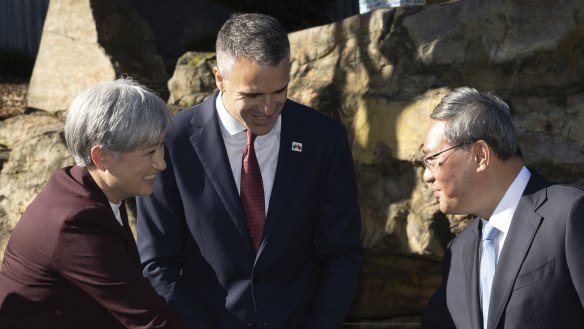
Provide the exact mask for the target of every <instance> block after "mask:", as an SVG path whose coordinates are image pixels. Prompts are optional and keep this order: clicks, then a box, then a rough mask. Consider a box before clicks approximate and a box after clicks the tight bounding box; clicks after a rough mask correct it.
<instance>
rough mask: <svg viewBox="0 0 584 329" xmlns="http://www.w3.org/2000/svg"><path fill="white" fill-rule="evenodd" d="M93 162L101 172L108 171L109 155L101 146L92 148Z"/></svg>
mask: <svg viewBox="0 0 584 329" xmlns="http://www.w3.org/2000/svg"><path fill="white" fill-rule="evenodd" d="M91 161H92V162H93V164H94V165H95V166H96V167H97V169H99V170H104V171H105V170H107V162H108V153H107V152H106V151H105V150H104V149H102V148H101V146H99V145H94V146H93V147H92V148H91Z"/></svg>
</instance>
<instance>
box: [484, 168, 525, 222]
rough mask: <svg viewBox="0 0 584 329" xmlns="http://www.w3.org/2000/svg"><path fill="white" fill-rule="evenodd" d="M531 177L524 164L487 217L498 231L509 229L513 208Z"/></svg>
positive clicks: (515, 206)
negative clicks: (489, 216)
mask: <svg viewBox="0 0 584 329" xmlns="http://www.w3.org/2000/svg"><path fill="white" fill-rule="evenodd" d="M530 177H531V173H530V172H529V170H528V169H527V168H526V167H525V166H524V167H523V168H521V171H519V174H517V177H515V180H513V183H511V185H510V186H509V188H508V189H507V192H505V195H503V198H502V199H501V201H499V204H498V205H497V208H495V211H494V212H493V215H492V216H491V218H490V219H489V223H490V224H491V225H492V226H494V227H496V228H497V229H498V230H499V231H501V232H504V233H507V231H509V227H510V226H511V220H512V219H513V214H515V209H517V205H518V204H519V200H520V199H521V196H522V195H523V191H524V190H525V187H526V186H527V182H528V181H529V178H530Z"/></svg>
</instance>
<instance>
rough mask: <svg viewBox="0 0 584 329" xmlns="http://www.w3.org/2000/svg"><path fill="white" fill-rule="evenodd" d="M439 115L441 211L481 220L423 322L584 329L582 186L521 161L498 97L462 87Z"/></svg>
mask: <svg viewBox="0 0 584 329" xmlns="http://www.w3.org/2000/svg"><path fill="white" fill-rule="evenodd" d="M431 118H432V119H433V120H432V124H431V125H430V129H429V130H428V134H427V137H426V142H425V143H424V154H425V156H424V158H423V161H424V164H425V166H426V170H425V171H424V179H425V181H426V182H428V183H429V184H431V187H432V190H433V192H434V196H435V197H436V198H438V201H439V204H440V210H441V211H442V212H443V213H445V214H472V215H474V216H476V218H475V219H474V221H473V222H471V223H470V224H469V225H468V226H467V228H466V229H465V230H464V231H462V232H461V233H460V234H459V235H458V237H456V238H455V239H454V240H453V241H452V242H451V243H450V245H449V247H448V250H447V251H446V254H445V257H444V260H443V267H444V268H443V281H442V285H441V286H440V287H439V289H438V290H437V292H436V293H435V294H434V296H432V298H431V300H430V302H429V304H428V307H427V308H426V311H425V312H424V315H423V318H422V328H458V329H466V328H468V329H471V328H473V329H481V328H484V329H495V328H500V329H502V328H507V329H510V328H539V329H544V328H549V329H552V328H582V326H583V325H584V307H583V305H584V191H582V190H581V189H579V188H576V187H571V186H567V185H561V184H554V183H551V182H549V181H547V180H546V179H544V178H543V177H541V176H540V175H538V174H537V173H536V172H534V171H530V170H528V169H527V168H526V167H525V166H524V165H523V161H522V155H521V150H520V148H519V144H518V142H517V138H516V135H515V129H514V127H513V123H512V121H511V117H510V115H509V107H508V106H507V104H505V102H503V101H502V100H501V99H500V98H498V97H496V96H495V95H492V94H489V93H481V92H478V91H477V90H475V89H472V88H467V87H463V88H459V89H456V90H454V91H452V92H450V93H449V94H448V95H446V96H445V97H444V98H443V99H442V101H441V102H440V104H438V106H437V107H436V108H435V109H434V111H433V113H432V115H431Z"/></svg>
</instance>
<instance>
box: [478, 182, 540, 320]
mask: <svg viewBox="0 0 584 329" xmlns="http://www.w3.org/2000/svg"><path fill="white" fill-rule="evenodd" d="M544 184H545V181H543V180H542V179H541V178H540V177H539V176H537V175H536V174H535V175H534V174H533V173H532V177H531V179H530V180H529V183H528V185H527V187H526V188H525V192H524V193H523V196H522V197H521V199H520V200H519V204H518V205H517V209H516V210H515V214H514V215H513V220H512V221H511V226H510V227H509V232H508V233H507V237H506V238H505V245H504V246H503V249H502V250H501V256H500V257H499V261H498V262H497V269H501V270H500V271H499V270H497V271H495V277H494V278H493V287H492V289H491V302H490V307H489V319H493V320H494V321H489V324H488V327H489V328H495V327H496V326H497V323H498V322H499V320H500V318H501V315H502V314H503V311H504V310H505V307H506V305H507V302H508V300H509V298H510V296H511V292H512V290H513V285H514V283H515V279H516V278H517V274H518V273H519V270H520V269H521V266H522V264H523V261H524V259H525V257H526V256H527V253H528V252H529V248H530V246H531V243H532V241H533V238H534V237H535V234H536V233H537V230H538V228H539V225H540V223H541V221H542V220H543V218H542V217H541V216H540V215H539V214H537V213H536V212H535V211H536V210H537V208H539V207H540V206H541V204H542V203H543V202H545V200H546V190H545V188H544V187H545V186H544ZM542 188H544V189H543V190H542Z"/></svg>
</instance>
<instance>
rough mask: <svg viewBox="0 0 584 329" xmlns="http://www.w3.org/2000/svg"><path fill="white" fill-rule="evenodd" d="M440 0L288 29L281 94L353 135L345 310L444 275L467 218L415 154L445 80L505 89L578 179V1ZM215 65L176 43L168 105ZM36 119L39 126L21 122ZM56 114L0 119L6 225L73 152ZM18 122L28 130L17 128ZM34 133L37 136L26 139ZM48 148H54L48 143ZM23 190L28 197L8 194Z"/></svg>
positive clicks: (546, 165)
mask: <svg viewBox="0 0 584 329" xmlns="http://www.w3.org/2000/svg"><path fill="white" fill-rule="evenodd" d="M56 2H57V3H59V2H63V1H62V0H61V1H56ZM438 2H439V1H431V2H430V1H428V3H429V5H427V6H425V7H421V8H408V9H386V10H378V11H374V12H372V13H369V14H366V15H359V16H354V17H351V18H349V19H346V20H344V21H340V22H338V23H335V24H331V25H325V26H320V27H316V28H312V29H307V30H303V31H299V32H295V33H291V34H290V41H291V44H292V71H291V81H290V84H289V97H290V98H292V99H294V100H296V101H299V102H302V103H305V104H307V105H310V106H312V107H314V108H315V109H317V110H319V111H322V112H324V113H327V114H328V115H330V116H332V117H334V118H335V119H337V120H339V121H340V122H342V123H343V124H344V125H345V127H346V128H347V131H348V134H349V138H350V141H351V145H352V151H353V156H354V160H355V166H356V172H357V176H358V184H359V198H360V205H361V213H362V218H363V229H362V239H363V246H364V254H365V256H366V259H365V263H364V265H363V269H362V272H361V279H360V284H359V288H358V291H357V294H356V296H355V300H354V302H353V306H352V308H351V310H350V314H349V320H350V321H360V320H387V319H394V320H395V319H398V320H399V319H401V320H404V321H405V322H409V321H412V322H416V321H418V320H419V315H420V314H421V312H422V310H423V308H424V306H425V304H426V302H427V300H428V298H429V297H430V295H431V293H432V292H433V291H434V290H435V288H436V287H437V285H438V283H439V281H440V262H441V259H442V256H443V254H444V250H445V246H446V244H447V243H448V242H449V241H450V240H451V239H452V238H453V237H454V236H456V235H457V234H458V233H459V232H460V231H461V230H462V229H464V227H465V226H466V225H467V224H468V221H469V217H468V216H444V215H443V214H441V213H440V211H439V209H438V205H437V203H436V201H435V200H434V199H433V197H432V193H431V192H430V191H429V189H428V187H427V186H426V184H425V183H424V182H423V181H422V164H421V162H420V161H419V160H417V159H419V157H420V156H421V152H420V149H421V146H422V140H423V134H424V132H425V129H426V127H427V125H428V124H429V114H430V112H431V111H432V109H433V107H434V106H435V105H436V104H437V103H438V102H439V101H440V99H441V98H442V97H443V96H444V94H445V93H446V92H447V91H448V90H449V89H451V88H455V87H458V86H463V85H467V86H471V87H475V88H477V89H479V90H483V91H484V90H488V91H493V92H494V93H496V94H497V95H499V96H501V97H502V98H503V99H504V100H505V101H507V102H508V103H509V105H510V107H511V111H512V114H513V118H514V121H515V123H516V127H517V131H518V134H519V139H520V143H521V146H522V149H523V153H524V156H525V161H526V163H527V164H528V166H529V167H530V168H532V169H535V170H537V171H539V172H541V173H542V174H544V175H546V176H548V177H549V178H551V179H554V180H559V181H565V182H570V183H575V184H578V185H582V186H584V129H582V126H583V124H584V110H583V108H584V84H583V83H582V79H581V77H582V76H584V56H583V55H584V2H582V1H581V0H565V1H556V2H554V3H553V4H552V3H550V2H544V1H530V2H527V1H523V0H490V1H479V0H465V1H449V2H445V3H438ZM51 5H52V6H53V2H52V3H51ZM63 42H64V43H65V44H67V42H68V41H63ZM213 64H214V56H213V54H208V53H187V54H185V55H184V56H183V57H182V58H181V59H180V60H179V63H178V64H177V67H176V69H175V72H174V75H173V77H172V79H171V80H170V81H169V83H168V86H169V88H170V94H171V97H170V99H169V103H170V105H172V106H173V107H176V108H179V109H180V108H185V107H188V106H190V105H192V104H193V103H197V102H200V101H201V100H202V99H203V98H204V97H206V96H207V95H209V94H211V93H212V91H213V89H214V88H215V86H214V82H213V77H212V71H211V67H212V66H213ZM86 68H87V69H88V72H85V71H84V70H85V69H86ZM93 69H94V68H93V66H90V67H85V66H83V65H80V66H79V68H78V71H76V72H78V74H79V75H82V76H86V75H89V74H91V72H92V70H93ZM41 87H42V88H47V90H51V88H55V87H54V86H52V85H44V86H38V88H41ZM68 92H71V96H70V97H72V96H73V95H72V91H68ZM48 93H49V94H50V92H48ZM68 97H69V96H68ZM39 118H40V119H39ZM33 121H34V122H35V123H33ZM24 122H29V123H28V124H26V125H25V124H24ZM35 124H39V125H43V126H42V127H37V128H36V129H37V130H31V129H32V128H30V129H29V128H27V129H22V128H21V127H32V126H34V125H35ZM60 125H62V123H60V122H59V119H58V118H56V117H54V116H49V115H44V116H42V115H40V114H39V115H38V117H37V116H32V115H27V116H23V117H18V118H11V119H9V120H6V121H4V122H0V144H4V145H6V146H7V147H8V148H9V149H11V150H12V152H11V154H10V157H9V160H8V161H7V162H6V163H5V164H4V169H2V171H1V172H0V207H1V208H0V221H1V222H3V223H4V227H5V228H8V229H10V227H11V225H13V224H14V222H15V220H17V218H18V216H17V213H18V212H19V211H21V210H22V209H23V208H24V207H25V206H26V202H25V201H17V200H25V199H27V198H30V196H31V195H34V194H35V193H36V192H38V189H39V186H40V185H41V184H42V183H41V181H43V179H46V177H48V176H49V175H50V172H49V171H51V170H53V169H54V168H57V167H59V166H61V165H64V164H66V163H68V162H69V161H70V160H69V159H67V154H66V152H65V151H64V148H63V147H64V146H63V144H62V143H61V141H60V140H59V137H58V136H60V135H59V134H60V129H62V127H61V126H60ZM7 127H12V128H10V129H11V130H10V131H9V130H8V129H7ZM19 127H20V129H19ZM25 132H26V133H27V135H26V136H31V137H26V138H22V137H19V136H22V134H24V133H25ZM7 136H10V138H8V137H7ZM35 136H36V137H35ZM35 138H36V139H35ZM27 139H30V142H29V141H28V140H27ZM45 139H46V141H45ZM33 140H35V142H34V143H37V144H38V143H44V144H41V145H39V146H37V147H35V148H34V149H33V148H31V149H27V147H28V146H27V145H33ZM34 145H36V144H34ZM43 145H44V146H43ZM49 146H50V147H52V148H55V149H51V152H45V151H44V148H48V147H49ZM43 152H44V153H43ZM48 153H50V155H49V154H48ZM41 157H42V159H43V160H42V161H41V160H38V159H40V158H41ZM33 166H36V167H34V168H32V167H33ZM31 173H35V174H31ZM21 175H22V178H20V177H21ZM27 175H28V176H27ZM17 180H21V181H22V183H21V185H15V184H16V183H13V182H15V181H17ZM25 182H28V183H26V184H25ZM31 182H33V183H31ZM27 184H28V185H27ZM8 185H14V186H11V187H9V186H8ZM19 189H24V190H26V192H22V191H21V192H20V193H23V195H24V194H26V195H24V196H23V197H21V198H20V199H18V198H14V197H12V196H11V195H12V194H14V193H16V192H15V191H17V190H19ZM2 211H4V213H2Z"/></svg>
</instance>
